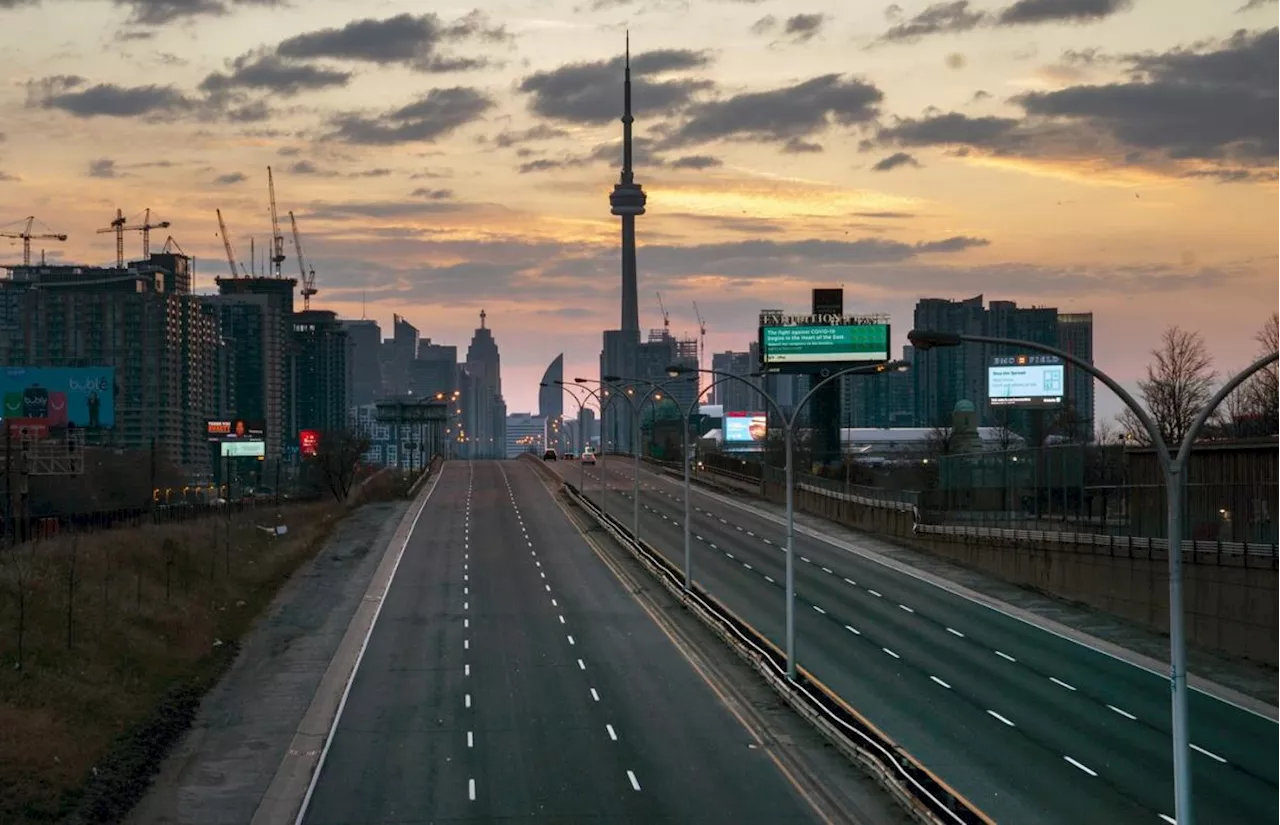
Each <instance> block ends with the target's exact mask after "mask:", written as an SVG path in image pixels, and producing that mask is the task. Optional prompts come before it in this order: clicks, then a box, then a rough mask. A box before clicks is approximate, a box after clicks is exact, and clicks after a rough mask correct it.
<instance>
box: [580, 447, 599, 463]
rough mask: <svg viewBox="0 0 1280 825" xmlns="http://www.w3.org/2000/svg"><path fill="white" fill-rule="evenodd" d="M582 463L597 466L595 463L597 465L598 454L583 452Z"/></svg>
mask: <svg viewBox="0 0 1280 825" xmlns="http://www.w3.org/2000/svg"><path fill="white" fill-rule="evenodd" d="M582 463H583V464H595V463H596V454H595V453H594V452H592V451H591V450H589V449H588V450H583V451H582Z"/></svg>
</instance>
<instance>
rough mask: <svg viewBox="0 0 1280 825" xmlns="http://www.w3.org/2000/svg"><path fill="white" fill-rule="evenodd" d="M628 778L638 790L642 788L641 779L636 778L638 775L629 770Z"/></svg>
mask: <svg viewBox="0 0 1280 825" xmlns="http://www.w3.org/2000/svg"><path fill="white" fill-rule="evenodd" d="M627 779H630V780H631V787H632V788H635V789H636V790H637V791H638V790H640V780H638V779H636V775H635V774H634V773H632V772H631V771H627Z"/></svg>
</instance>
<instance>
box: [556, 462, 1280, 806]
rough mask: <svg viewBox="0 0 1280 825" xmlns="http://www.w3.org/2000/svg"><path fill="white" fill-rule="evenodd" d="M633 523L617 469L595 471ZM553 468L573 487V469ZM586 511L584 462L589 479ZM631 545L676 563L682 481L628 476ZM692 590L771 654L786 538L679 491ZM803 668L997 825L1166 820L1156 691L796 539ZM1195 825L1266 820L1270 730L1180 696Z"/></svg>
mask: <svg viewBox="0 0 1280 825" xmlns="http://www.w3.org/2000/svg"><path fill="white" fill-rule="evenodd" d="M606 467H607V471H605V472H606V473H607V475H608V476H609V478H610V490H611V492H610V494H609V498H610V499H611V500H610V502H609V504H608V507H609V510H610V512H611V513H612V514H613V515H615V516H618V517H619V518H621V519H622V521H623V523H625V524H630V521H631V512H632V509H631V508H632V505H631V500H630V490H631V485H632V476H631V462H630V461H629V460H623V461H608V462H607V464H606ZM557 469H558V470H559V471H560V472H561V473H562V474H563V475H564V476H565V478H566V479H567V480H569V481H570V482H572V483H575V484H576V483H578V479H579V473H580V472H581V469H582V468H580V467H579V466H577V465H576V464H574V463H572V462H560V463H558V467H557ZM585 469H586V473H587V478H588V483H587V490H588V493H589V495H591V496H592V498H593V499H595V500H598V499H599V489H600V477H601V473H602V469H601V467H600V466H599V465H597V466H595V467H587V468H585ZM641 480H642V485H641V490H642V494H641V504H642V512H641V536H642V538H643V539H644V540H646V541H647V542H649V543H650V544H651V545H653V546H654V547H655V548H657V549H659V550H660V551H662V552H663V553H664V554H665V555H666V556H667V557H668V558H669V559H671V560H672V561H673V562H675V563H676V564H677V565H683V563H684V552H683V546H684V545H683V528H682V525H683V521H682V519H683V513H684V508H683V498H682V494H683V490H682V486H681V484H680V482H679V481H678V480H676V479H672V478H671V477H669V476H666V475H664V474H660V473H653V472H651V471H649V470H648V469H644V470H642V472H641ZM694 489H695V492H694V499H693V504H694V520H693V530H692V532H693V558H694V578H695V580H696V581H698V582H699V583H700V584H701V585H702V586H703V587H705V588H706V589H707V590H708V591H709V592H710V593H711V594H712V595H714V596H716V597H717V598H718V599H720V600H721V602H722V603H724V604H725V605H726V606H727V607H729V608H730V609H731V610H733V611H735V612H736V613H737V614H738V615H739V616H741V617H743V618H744V619H746V620H747V621H748V622H750V623H751V624H752V625H753V626H755V627H756V629H757V630H759V631H761V632H762V633H764V634H765V635H766V636H768V637H769V638H770V639H771V640H773V641H774V642H775V643H776V644H778V645H779V646H781V645H782V640H783V631H784V610H783V605H784V601H783V590H782V582H783V581H784V563H785V554H784V550H783V548H784V547H785V534H784V527H783V525H781V524H779V523H777V521H775V520H772V519H769V518H767V517H765V516H763V515H762V514H758V513H756V512H753V511H752V510H751V509H750V508H744V507H742V506H734V504H732V503H728V502H727V501H726V499H725V498H724V497H722V496H718V495H711V494H708V493H707V492H705V491H702V490H699V489H698V488H696V487H695V488H694ZM796 552H797V559H796V580H797V594H798V595H797V619H796V622H797V658H798V660H799V662H800V664H801V666H803V667H805V668H806V669H808V670H809V671H810V672H811V673H813V675H814V676H816V677H817V678H818V679H819V680H821V681H822V682H824V683H825V684H826V685H827V686H828V687H829V688H831V689H832V690H833V691H835V692H836V693H838V694H839V695H841V696H842V697H843V698H844V699H845V700H846V701H848V703H849V704H850V705H852V706H853V707H855V708H856V709H857V710H858V711H859V712H861V713H863V714H864V715H865V716H867V717H868V718H869V719H870V721H872V722H873V723H874V724H876V725H877V726H878V727H880V728H881V729H882V730H884V731H885V732H886V733H887V734H888V735H890V736H891V737H893V738H894V739H895V740H896V741H897V742H898V743H899V744H900V745H902V746H903V747H905V748H906V749H907V750H908V751H909V752H910V753H911V754H912V755H913V756H915V757H917V758H918V759H920V760H921V761H922V762H923V763H924V764H925V765H926V766H927V767H929V768H930V769H932V770H933V771H934V772H935V773H937V774H939V775H940V776H941V777H942V778H943V779H944V780H946V781H947V782H949V783H950V784H952V786H953V787H954V788H956V789H957V790H958V791H959V792H961V793H962V794H963V795H964V796H965V797H966V798H968V799H969V800H970V801H971V802H973V803H975V804H976V805H978V807H980V808H981V809H983V810H984V811H985V812H986V813H987V814H988V815H989V816H991V817H993V818H994V819H996V820H997V821H1000V822H1044V823H1058V822H1061V823H1078V822H1107V823H1127V822H1137V823H1159V822H1167V821H1169V820H1168V819H1165V817H1172V815H1173V808H1172V805H1173V802H1172V799H1173V787H1172V767H1171V763H1172V758H1171V753H1170V751H1171V740H1170V734H1169V727H1170V725H1169V712H1168V695H1169V694H1168V682H1167V679H1166V678H1163V677H1162V676H1160V675H1159V674H1152V673H1150V672H1148V671H1145V670H1142V669H1140V668H1137V667H1134V666H1133V665H1130V664H1129V663H1127V662H1124V661H1121V660H1118V659H1115V658H1113V657H1111V656H1108V655H1105V654H1102V653H1099V652H1096V651H1093V650H1091V649H1089V648H1087V647H1084V646H1083V645H1080V644H1078V643H1076V642H1073V641H1070V640H1067V639H1063V638H1061V637H1059V636H1056V635H1054V634H1051V633H1049V632H1046V631H1044V630H1042V629H1040V628H1039V627H1037V626H1035V625H1032V624H1028V623H1026V622H1022V621H1019V620H1017V619H1014V618H1011V617H1008V616H1005V615H1003V614H1001V613H998V612H996V611H993V610H991V609H989V608H987V607H985V606H981V605H978V604H975V603H973V602H971V601H969V600H967V599H964V598H963V597H960V596H957V595H954V594H952V593H949V592H947V591H945V590H943V589H941V588H939V587H937V586H935V585H933V584H932V583H930V582H928V581H926V580H924V579H922V578H920V577H915V576H911V575H909V574H905V573H902V572H899V571H896V570H894V569H891V568H889V567H886V566H884V565H881V564H878V563H876V562H875V561H872V560H868V559H866V558H864V557H862V556H859V555H857V554H855V553H851V552H849V551H847V550H845V549H842V548H840V547H837V546H835V545H833V544H830V543H827V542H825V541H822V540H819V539H816V538H813V537H810V536H806V535H802V534H800V533H797V536H796ZM1191 703H1192V704H1191V733H1192V742H1193V744H1194V745H1195V748H1196V751H1195V753H1194V755H1193V756H1194V758H1193V763H1192V765H1193V771H1194V791H1195V803H1196V812H1197V822H1199V823H1205V824H1206V825H1208V824H1209V823H1212V824H1213V825H1219V823H1220V824H1221V825H1234V823H1251V822H1272V821H1275V820H1276V819H1277V783H1276V774H1277V751H1276V745H1277V727H1276V724H1275V722H1273V721H1271V720H1269V719H1266V718H1263V717H1260V716H1258V715H1256V714H1254V713H1252V712H1250V711H1248V710H1244V709H1241V708H1238V707H1235V706H1234V705H1231V704H1228V703H1226V702H1223V701H1220V700H1218V699H1216V698H1213V697H1211V696H1208V695H1205V694H1203V693H1199V692H1192V699H1191Z"/></svg>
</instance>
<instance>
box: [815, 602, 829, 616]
mask: <svg viewBox="0 0 1280 825" xmlns="http://www.w3.org/2000/svg"><path fill="white" fill-rule="evenodd" d="M813 609H814V610H816V611H818V612H819V613H821V614H822V615H824V616H825V615H827V611H825V610H823V609H822V608H821V607H818V606H817V605H816V604H815V605H814V606H813Z"/></svg>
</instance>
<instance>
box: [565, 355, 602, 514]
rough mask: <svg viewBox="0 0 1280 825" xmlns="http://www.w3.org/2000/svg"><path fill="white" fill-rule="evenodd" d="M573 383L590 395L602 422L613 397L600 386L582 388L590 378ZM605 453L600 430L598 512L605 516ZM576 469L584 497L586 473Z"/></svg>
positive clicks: (582, 469) (579, 379)
mask: <svg viewBox="0 0 1280 825" xmlns="http://www.w3.org/2000/svg"><path fill="white" fill-rule="evenodd" d="M573 381H574V384H575V385H576V386H578V387H580V388H581V389H582V390H583V391H585V392H586V393H587V394H588V395H590V396H591V397H592V398H594V399H595V400H596V406H597V407H599V408H600V420H601V421H603V420H604V411H605V409H606V408H608V406H609V404H610V403H611V402H612V401H613V399H614V395H611V394H610V393H609V391H608V390H607V389H605V388H604V387H603V386H601V387H600V388H599V389H598V390H593V389H591V388H590V387H588V386H584V385H585V384H587V383H591V382H592V381H593V379H591V378H575V379H573ZM556 383H557V384H559V385H560V386H562V387H568V386H569V385H568V384H566V383H564V382H563V381H557V382H556ZM594 383H596V384H599V383H600V382H599V381H595V382H594ZM602 394H603V395H604V396H605V397H604V398H601V397H600V396H601V395H602ZM605 452H606V450H605V449H604V431H603V430H602V431H601V433H600V510H601V511H602V512H604V513H605V515H608V513H609V482H608V476H607V475H606V470H607V469H608V468H607V467H606V466H605ZM579 461H581V458H579ZM578 469H579V471H580V472H581V477H580V480H579V484H581V485H582V493H583V495H586V493H587V487H586V484H587V476H586V473H587V471H586V469H585V468H584V467H582V466H581V465H580V466H579V467H578Z"/></svg>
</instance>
